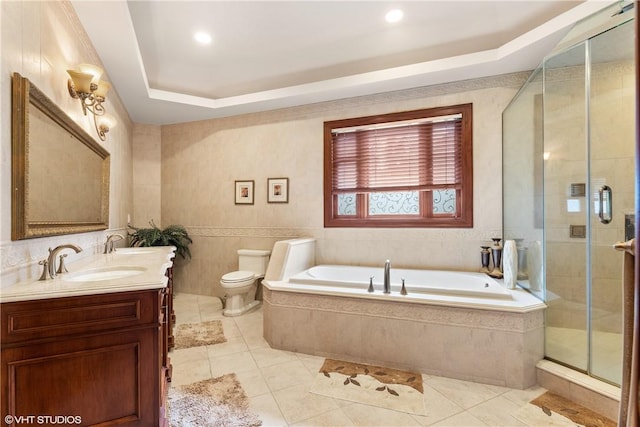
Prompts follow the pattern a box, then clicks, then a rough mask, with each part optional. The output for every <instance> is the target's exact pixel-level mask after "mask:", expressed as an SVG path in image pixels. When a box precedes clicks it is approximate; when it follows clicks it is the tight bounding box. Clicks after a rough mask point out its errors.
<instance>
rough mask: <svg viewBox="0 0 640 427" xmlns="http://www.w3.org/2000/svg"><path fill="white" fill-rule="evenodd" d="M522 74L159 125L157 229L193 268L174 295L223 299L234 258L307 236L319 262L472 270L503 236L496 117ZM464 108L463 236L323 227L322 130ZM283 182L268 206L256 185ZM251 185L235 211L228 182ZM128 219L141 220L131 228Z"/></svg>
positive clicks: (183, 271)
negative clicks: (166, 232) (483, 249)
mask: <svg viewBox="0 0 640 427" xmlns="http://www.w3.org/2000/svg"><path fill="white" fill-rule="evenodd" d="M527 75H528V73H518V74H510V75H503V76H494V77H487V78H483V79H477V80H469V81H462V82H457V83H450V84H445V85H438V86H432V87H425V88H416V89H412V90H405V91H400V92H392V93H386V94H379V95H372V96H366V97H358V98H350V99H344V100H339V101H333V102H325V103H319V104H312V105H306V106H302V107H297V108H289V109H284V110H277V111H271V112H265V113H258V114H251V115H245V116H237V117H231V118H224V119H215V120H206V121H200V122H192V123H182V124H176V125H169V126H163V127H162V136H161V140H162V148H161V152H162V161H161V169H162V185H161V189H162V196H161V197H162V223H163V224H164V225H166V224H170V223H179V224H182V225H184V226H186V227H187V229H188V230H189V232H190V234H191V235H192V236H193V238H194V243H193V245H192V252H193V259H191V260H189V261H182V260H178V261H177V263H176V288H177V289H178V291H181V292H189V293H195V294H203V295H222V290H221V288H220V286H219V280H220V277H221V276H222V275H223V274H224V273H226V272H229V271H233V270H235V269H237V257H236V253H235V251H236V250H237V249H239V248H255V249H269V248H271V247H272V246H273V243H274V242H275V241H277V240H281V239H286V238H291V237H297V236H313V237H315V238H317V239H318V242H317V262H318V263H348V264H355V265H379V264H382V263H383V262H384V260H385V259H390V260H391V262H392V265H394V266H398V267H401V266H402V267H409V268H412V267H413V268H430V269H450V270H475V269H477V268H479V267H480V245H481V244H485V243H486V242H488V241H489V240H490V238H491V237H494V236H501V230H502V167H501V166H502V164H501V162H502V160H501V144H502V137H501V135H502V129H501V126H502V117H501V115H502V111H503V109H504V108H505V106H506V105H507V104H508V102H509V101H510V100H511V99H512V98H513V96H514V95H515V93H516V92H517V90H518V89H519V88H520V87H521V85H522V84H523V83H524V81H525V79H526V77H527ZM462 103H473V108H474V110H473V114H474V115H473V122H474V126H473V127H474V131H473V138H474V148H473V158H474V227H473V228H467V229H371V228H370V229H338V228H324V227H323V138H322V129H323V122H324V121H326V120H335V119H342V118H349V117H359V116H366V115H373V114H382V113H390V112H396V111H407V110H412V109H420V108H429V107H437V106H444V105H455V104H462ZM270 177H288V178H289V182H290V188H289V203H287V204H269V203H267V200H266V188H267V178H270ZM235 180H254V181H255V203H254V204H253V205H235V204H234V181H235ZM136 220H137V221H139V222H143V221H142V219H141V218H136Z"/></svg>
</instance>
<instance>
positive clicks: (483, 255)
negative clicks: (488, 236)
mask: <svg viewBox="0 0 640 427" xmlns="http://www.w3.org/2000/svg"><path fill="white" fill-rule="evenodd" d="M480 247H481V248H482V250H481V251H480V261H481V262H482V268H481V269H480V273H487V274H489V273H490V272H491V270H490V269H489V264H490V263H491V252H490V251H489V246H480Z"/></svg>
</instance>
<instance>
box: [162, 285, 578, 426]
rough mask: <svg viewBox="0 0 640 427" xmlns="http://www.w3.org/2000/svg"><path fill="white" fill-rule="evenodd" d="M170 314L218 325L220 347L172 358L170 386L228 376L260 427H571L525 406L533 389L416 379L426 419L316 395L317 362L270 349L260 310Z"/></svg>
mask: <svg viewBox="0 0 640 427" xmlns="http://www.w3.org/2000/svg"><path fill="white" fill-rule="evenodd" d="M174 307H175V310H176V315H177V319H178V323H197V322H200V321H206V320H214V319H219V320H221V321H222V323H223V328H224V333H225V337H226V338H227V342H226V343H222V344H216V345H211V346H206V347H204V346H203V347H193V348H190V349H182V350H173V351H172V352H171V353H170V357H171V362H172V364H173V381H172V386H174V387H175V386H179V385H183V384H189V383H193V382H197V381H201V380H204V379H207V378H211V377H217V376H220V375H223V374H226V373H231V372H234V373H236V375H237V377H238V379H239V381H240V383H241V385H242V388H243V390H244V391H245V393H246V394H247V396H248V397H249V400H250V409H251V410H252V411H253V412H254V413H256V414H258V415H259V416H260V418H261V419H262V425H263V426H265V427H270V426H274V427H276V426H289V425H300V426H351V425H360V426H376V425H384V426H394V427H395V426H403V425H409V426H413V425H415V426H417V425H421V426H432V425H434V426H465V427H472V426H486V425H490V426H498V425H499V426H502V427H504V426H522V425H527V426H540V427H542V426H544V427H547V426H565V425H566V426H568V425H571V424H567V421H566V419H561V418H559V417H555V418H553V419H550V418H549V417H547V416H546V415H545V414H544V413H543V412H542V411H541V410H540V409H539V408H537V407H535V406H533V405H527V403H528V402H529V401H530V400H532V399H534V398H536V397H537V396H539V395H540V394H542V393H544V392H545V390H544V389H543V388H540V387H532V388H530V389H527V390H512V389H508V388H504V387H497V386H490V385H484V384H479V383H473V382H466V381H460V380H453V379H449V378H444V377H438V376H433V375H423V380H424V385H425V388H424V389H425V392H424V397H425V408H426V412H427V415H426V416H415V415H410V414H405V413H402V412H396V411H390V410H388V409H383V408H377V407H372V406H368V405H361V404H358V403H353V402H350V401H345V400H339V399H332V398H328V397H324V396H319V395H315V394H312V393H309V389H310V387H311V385H312V384H313V381H314V379H315V376H316V375H317V372H318V371H319V369H320V367H321V366H322V364H323V363H324V357H317V356H311V355H306V354H302V353H292V352H288V351H281V350H277V349H272V348H271V347H270V346H269V345H268V343H267V342H266V341H265V340H264V338H263V334H262V316H263V313H262V308H260V309H258V310H255V311H253V312H251V313H246V314H244V315H242V316H237V317H225V316H223V315H222V305H221V304H220V301H219V299H218V298H216V297H204V296H198V295H189V294H177V295H175V299H174ZM465 409H467V410H466V411H465Z"/></svg>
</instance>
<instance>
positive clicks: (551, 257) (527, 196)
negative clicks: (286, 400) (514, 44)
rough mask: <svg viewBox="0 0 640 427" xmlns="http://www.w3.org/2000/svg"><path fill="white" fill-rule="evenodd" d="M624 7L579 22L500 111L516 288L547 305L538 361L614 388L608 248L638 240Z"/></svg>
mask: <svg viewBox="0 0 640 427" xmlns="http://www.w3.org/2000/svg"><path fill="white" fill-rule="evenodd" d="M622 6H623V4H616V5H614V6H612V7H609V8H607V9H604V10H602V11H600V12H599V13H597V14H596V15H593V16H591V17H589V18H587V19H585V20H583V21H581V22H579V23H577V24H576V25H575V26H574V28H572V29H571V30H570V31H569V32H568V33H567V35H566V36H565V38H564V39H563V40H562V41H561V42H560V43H559V44H558V46H557V47H556V48H555V49H554V51H553V52H551V53H550V54H549V56H547V58H546V59H545V60H544V61H543V63H542V64H541V65H540V67H539V68H538V69H536V70H535V71H534V72H533V73H532V74H531V76H530V78H529V79H528V81H527V82H526V83H525V85H524V86H523V87H522V88H521V89H520V91H519V92H518V94H517V95H516V97H515V98H514V99H513V100H512V102H511V103H510V105H509V106H508V107H507V108H506V109H505V111H504V113H503V183H504V184H503V186H504V191H503V198H504V200H503V209H504V213H503V221H504V224H503V230H504V238H505V239H516V242H517V243H518V248H519V249H518V254H519V264H520V266H519V267H520V268H519V274H518V278H519V280H518V282H519V284H520V285H521V286H523V287H525V288H528V289H529V290H530V291H531V292H533V293H535V294H536V295H538V296H539V297H540V298H541V299H543V300H544V301H545V302H546V303H547V306H548V309H547V310H546V322H545V357H546V358H548V359H550V360H553V361H556V362H558V363H561V364H563V365H567V366H569V367H572V368H574V369H576V370H579V371H582V372H584V373H587V374H589V375H591V376H594V377H597V378H599V379H602V380H604V381H607V382H609V383H612V384H617V385H619V384H620V381H621V364H622V322H621V320H622V257H623V255H622V253H620V252H616V251H614V250H613V249H612V245H613V244H614V243H615V242H617V241H624V240H627V239H629V238H632V237H633V233H634V230H633V224H634V218H633V212H634V191H635V180H634V168H635V134H634V131H635V62H634V43H635V41H634V25H633V22H632V21H633V18H634V16H633V15H634V13H633V10H630V11H627V12H623V7H622ZM627 9H628V8H627ZM625 10H626V9H625Z"/></svg>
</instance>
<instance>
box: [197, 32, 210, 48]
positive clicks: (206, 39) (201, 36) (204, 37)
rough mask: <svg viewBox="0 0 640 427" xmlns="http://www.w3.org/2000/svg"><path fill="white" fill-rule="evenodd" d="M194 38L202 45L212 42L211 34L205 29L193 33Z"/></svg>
mask: <svg viewBox="0 0 640 427" xmlns="http://www.w3.org/2000/svg"><path fill="white" fill-rule="evenodd" d="M193 39H194V40H195V41H197V42H198V43H200V44H202V45H205V44H210V43H211V36H210V35H209V34H208V33H205V32H204V31H198V32H197V33H195V34H194V35H193Z"/></svg>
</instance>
